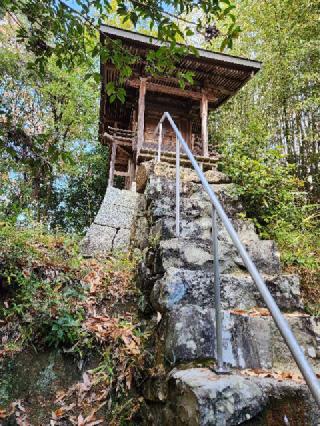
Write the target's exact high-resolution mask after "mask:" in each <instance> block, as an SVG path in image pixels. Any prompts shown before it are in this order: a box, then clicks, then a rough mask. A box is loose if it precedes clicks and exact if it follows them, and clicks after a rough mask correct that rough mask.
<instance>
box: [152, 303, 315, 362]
mask: <svg viewBox="0 0 320 426" xmlns="http://www.w3.org/2000/svg"><path fill="white" fill-rule="evenodd" d="M284 316H285V317H286V319H287V321H288V323H289V325H290V326H291V328H292V330H293V332H294V334H295V336H296V338H297V340H298V342H299V344H300V345H301V346H302V348H303V350H304V351H305V354H306V356H307V357H308V358H309V359H310V360H312V361H315V360H316V359H318V358H319V356H320V350H319V349H320V348H319V341H320V340H319V339H320V320H319V319H315V318H313V317H310V316H308V315H306V314H301V313H295V314H292V313H291V314H284ZM159 333H160V336H161V342H162V350H163V349H164V358H165V360H166V361H167V362H169V363H170V364H176V363H178V364H179V363H181V362H190V361H199V360H206V359H214V358H215V311H214V309H213V308H210V307H203V306H201V305H184V306H180V307H177V308H176V309H174V310H172V311H169V312H166V313H165V314H164V315H163V317H162V320H161V322H160V326H159ZM223 347H224V350H223V352H224V360H225V362H227V363H228V364H229V365H230V366H232V367H236V368H282V369H286V370H287V369H288V368H289V367H290V366H291V367H292V368H295V363H294V361H293V358H292V355H291V353H290V352H289V350H288V348H287V346H286V344H285V342H284V340H283V338H282V336H281V335H280V333H279V331H278V329H277V327H276V325H275V323H274V321H273V319H272V317H271V316H261V315H259V316H257V314H256V313H248V314H244V313H241V314H240V313H239V311H236V310H234V311H232V310H231V311H223ZM283 367H285V368H283Z"/></svg>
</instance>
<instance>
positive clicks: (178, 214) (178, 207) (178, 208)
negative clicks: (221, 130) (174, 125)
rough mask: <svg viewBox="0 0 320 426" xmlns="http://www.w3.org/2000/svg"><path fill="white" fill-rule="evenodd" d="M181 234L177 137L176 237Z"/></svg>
mask: <svg viewBox="0 0 320 426" xmlns="http://www.w3.org/2000/svg"><path fill="white" fill-rule="evenodd" d="M179 236H180V142H179V139H178V138H176V237H177V238H178V237H179Z"/></svg>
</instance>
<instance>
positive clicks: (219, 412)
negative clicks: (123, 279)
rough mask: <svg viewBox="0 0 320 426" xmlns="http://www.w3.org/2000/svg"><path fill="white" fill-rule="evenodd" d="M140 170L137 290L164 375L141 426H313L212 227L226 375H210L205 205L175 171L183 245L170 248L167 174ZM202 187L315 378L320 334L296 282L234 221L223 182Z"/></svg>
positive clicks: (303, 396)
mask: <svg viewBox="0 0 320 426" xmlns="http://www.w3.org/2000/svg"><path fill="white" fill-rule="evenodd" d="M147 169H148V173H147V174H146V176H147V177H146V182H145V184H146V187H145V190H144V197H145V203H146V204H145V209H146V210H145V213H144V220H145V219H146V218H147V219H148V233H149V237H148V241H149V248H148V249H147V250H146V252H145V259H144V262H143V263H142V265H141V270H140V281H141V288H142V290H143V291H144V293H145V295H146V297H147V298H148V300H149V302H150V305H151V306H152V309H153V311H154V312H155V313H157V314H156V315H157V318H158V320H159V319H160V318H161V320H160V321H159V323H158V326H157V331H156V344H155V349H154V359H155V361H154V370H157V367H159V365H162V366H163V367H164V368H165V371H166V372H165V373H163V372H162V373H161V374H160V373H159V374H158V375H157V374H155V373H154V374H153V376H152V377H150V378H149V380H148V381H147V382H146V385H145V389H144V396H145V399H146V402H147V407H148V409H147V410H146V414H145V417H146V424H150V425H151V424H152V425H190V426H194V425H201V426H204V425H206V426H209V425H218V426H220V425H238V424H246V425H299V426H300V425H319V424H320V420H319V419H320V416H319V411H318V410H317V408H316V404H315V402H314V401H313V399H312V397H311V396H310V394H309V391H308V389H307V387H306V386H305V385H304V384H303V381H299V380H288V379H290V378H292V377H293V378H295V376H294V375H295V374H296V366H295V363H294V361H293V358H292V356H291V354H290V353H289V350H288V349H287V347H286V345H285V343H284V341H283V338H282V337H281V335H280V333H279V332H278V330H277V327H276V325H275V323H274V322H273V319H272V317H271V316H270V315H269V314H268V311H267V310H266V309H265V305H264V303H263V300H262V299H261V297H260V295H259V293H258V291H257V289H256V286H255V284H254V283H253V281H252V279H251V277H250V276H249V275H248V273H247V272H246V269H245V267H244V265H243V262H242V259H241V258H240V257H239V255H238V254H237V252H236V250H235V248H234V247H233V244H232V242H231V240H230V238H229V236H228V234H227V232H226V231H225V229H224V228H223V226H222V224H221V223H219V222H218V223H219V235H218V238H219V253H220V258H219V262H220V271H221V299H222V301H221V302H222V308H223V346H224V361H225V362H227V363H228V365H229V366H230V367H231V372H230V374H228V375H217V374H215V373H214V371H212V369H211V368H208V366H210V367H211V366H213V365H214V359H215V312H214V280H213V259H212V249H211V247H212V242H211V204H210V202H209V199H208V196H207V195H206V193H205V192H204V190H203V189H202V186H201V185H200V184H199V180H198V178H197V176H196V175H195V174H194V173H193V172H192V171H191V170H190V169H183V168H182V169H181V184H182V187H181V236H180V237H179V238H176V237H175V234H174V229H175V181H174V173H175V169H174V166H170V165H169V164H163V163H158V164H155V165H154V164H153V165H152V167H150V165H148V167H147ZM206 177H207V179H208V181H209V183H210V184H212V185H213V188H214V190H215V192H216V194H217V195H218V197H219V199H220V201H221V202H222V204H223V206H224V208H225V210H226V212H227V214H228V215H229V217H231V219H232V222H233V224H234V226H235V228H236V230H237V232H238V234H239V236H240V238H241V240H242V242H243V243H244V244H245V246H246V248H247V250H248V252H249V254H250V255H251V257H252V259H253V261H254V262H255V264H256V266H257V267H258V269H259V271H260V272H261V273H262V274H263V276H264V278H265V281H266V284H267V285H268V287H269V289H270V291H271V293H272V294H273V296H274V298H275V300H276V302H277V303H278V305H279V307H280V309H281V310H282V312H283V313H284V314H285V316H286V318H287V320H288V322H289V324H290V325H291V327H292V329H293V332H294V333H295V335H296V337H297V340H298V342H299V343H300V344H301V346H302V348H303V350H304V352H305V354H306V355H307V357H308V358H309V360H310V361H311V363H312V364H313V365H314V367H315V369H316V370H317V368H318V367H319V362H318V358H319V357H320V348H319V342H320V324H319V323H318V321H317V320H316V319H314V318H312V317H310V316H308V315H306V314H305V312H304V311H303V304H302V301H301V298H300V288H299V277H298V276H296V275H288V274H284V273H282V271H281V265H280V257H279V253H278V251H277V248H276V245H275V243H274V242H273V241H268V240H261V239H260V238H259V237H258V235H257V233H256V231H255V229H254V226H253V224H252V223H251V222H250V221H248V220H244V219H239V213H241V212H243V208H242V206H241V204H240V203H239V200H238V199H237V198H236V197H235V196H234V195H233V192H232V188H233V186H232V184H230V183H229V182H228V179H227V178H226V177H225V176H224V175H222V174H221V173H220V172H218V171H216V170H215V169H214V168H213V169H211V170H209V171H207V172H206ZM143 186H144V185H140V187H143ZM141 216H142V215H141ZM140 230H141V227H140ZM139 232H140V231H139ZM257 369H258V370H257ZM261 369H263V371H262V370H261ZM160 370H161V368H160ZM160 370H159V371H160ZM161 371H163V369H162V370H161ZM275 371H276V372H277V373H275ZM279 371H280V372H282V373H279ZM284 372H286V373H284ZM288 372H290V373H288Z"/></svg>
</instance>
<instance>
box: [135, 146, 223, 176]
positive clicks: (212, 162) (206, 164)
mask: <svg viewBox="0 0 320 426" xmlns="http://www.w3.org/2000/svg"><path fill="white" fill-rule="evenodd" d="M156 157H157V151H156V150H154V149H141V151H140V153H139V157H138V164H139V163H142V162H144V161H149V160H153V159H154V158H156ZM195 158H196V160H197V161H198V163H199V164H200V165H202V167H203V170H204V171H207V170H210V169H212V167H214V166H216V164H217V162H218V161H219V159H220V156H219V155H218V154H215V155H214V156H211V157H203V156H201V155H195ZM161 161H164V162H167V163H170V164H175V162H176V153H175V152H170V151H165V152H162V153H161ZM180 164H181V166H183V167H190V166H191V161H190V160H189V158H188V156H187V155H186V154H182V153H181V154H180Z"/></svg>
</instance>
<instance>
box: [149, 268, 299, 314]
mask: <svg viewBox="0 0 320 426" xmlns="http://www.w3.org/2000/svg"><path fill="white" fill-rule="evenodd" d="M264 279H265V282H266V284H267V286H268V288H269V290H270V292H271V294H272V295H273V297H274V299H275V301H276V303H277V304H278V306H279V308H280V309H282V310H286V311H298V310H302V309H303V304H302V302H301V299H300V280H299V277H298V276H297V275H289V274H283V275H276V276H270V275H264ZM220 286H221V305H222V308H223V309H236V308H237V309H244V310H248V309H252V308H254V307H265V304H264V302H263V300H262V298H261V296H260V294H259V291H258V289H257V286H256V284H255V283H254V282H253V280H252V278H251V276H250V275H248V274H221V276H220ZM214 299H215V298H214V274H213V272H211V271H203V270H199V271H193V270H188V269H176V268H170V269H168V270H167V271H166V273H165V275H164V276H163V277H162V278H161V279H160V280H158V281H157V282H156V283H155V285H154V287H153V290H152V293H151V302H152V305H153V307H154V309H155V310H156V311H158V312H162V313H165V312H168V311H173V310H175V309H177V308H179V307H181V306H184V305H192V304H195V305H199V306H201V307H203V308H208V307H211V308H213V307H214Z"/></svg>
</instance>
